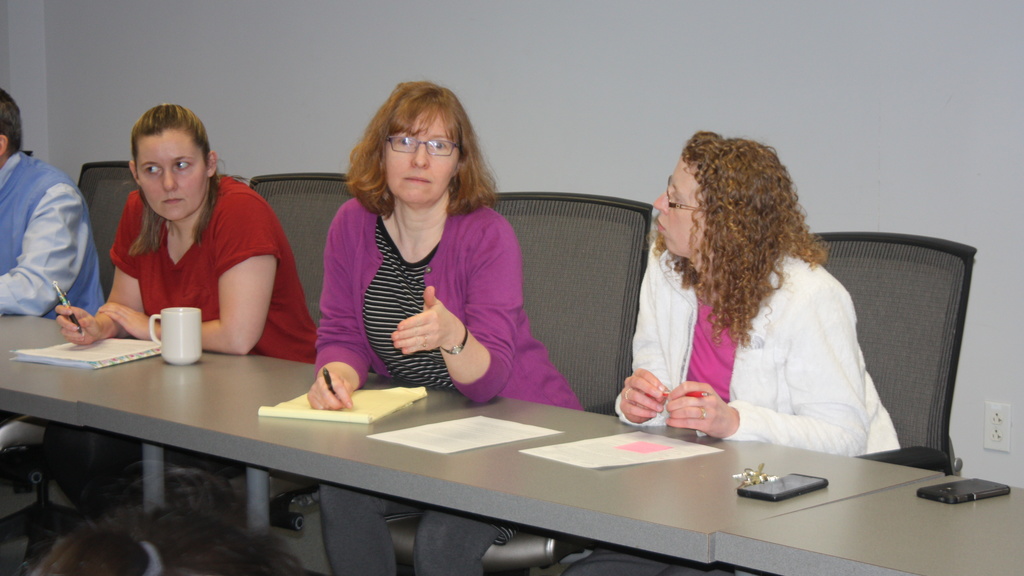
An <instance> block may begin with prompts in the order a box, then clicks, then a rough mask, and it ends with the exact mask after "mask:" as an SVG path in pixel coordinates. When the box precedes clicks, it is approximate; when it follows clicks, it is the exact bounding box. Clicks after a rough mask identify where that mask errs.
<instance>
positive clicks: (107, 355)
mask: <svg viewBox="0 0 1024 576" xmlns="http://www.w3.org/2000/svg"><path fill="white" fill-rule="evenodd" d="M14 353H15V356H14V358H12V360H17V361H19V362H35V363H37V364H52V365H54V366H70V367H72V368H92V369H96V368H105V367H107V366H113V365H115V364H124V363H125V362H131V361H133V360H141V359H143V358H149V357H150V356H156V355H158V354H160V344H158V343H156V342H153V341H152V340H134V339H129V338H108V339H106V340H100V341H99V342H93V343H92V344H87V345H85V346H79V345H77V344H71V343H70V342H69V343H66V344H57V345H56V346H49V347H47V348H34V349H31V350H15V351H14Z"/></svg>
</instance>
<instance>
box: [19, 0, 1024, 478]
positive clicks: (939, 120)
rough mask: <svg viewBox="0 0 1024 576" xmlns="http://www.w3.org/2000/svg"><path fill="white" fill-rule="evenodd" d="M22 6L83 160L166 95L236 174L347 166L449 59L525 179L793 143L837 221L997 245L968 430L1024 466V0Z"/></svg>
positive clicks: (956, 433) (588, 184) (814, 203)
mask: <svg viewBox="0 0 1024 576" xmlns="http://www.w3.org/2000/svg"><path fill="white" fill-rule="evenodd" d="M3 4H6V12H7V31H8V33H9V35H10V36H9V37H10V38H11V39H12V40H13V41H12V42H11V43H10V49H9V57H10V60H11V61H10V63H0V78H3V75H2V74H3V71H4V70H5V69H9V78H10V82H11V84H12V86H11V87H12V92H13V93H14V95H15V97H16V98H18V99H19V102H20V103H21V104H22V106H23V108H24V109H25V111H26V116H27V117H28V118H27V123H28V124H29V125H28V126H27V140H28V142H27V144H28V145H29V146H30V147H34V148H35V149H36V150H37V151H38V154H39V155H40V156H42V157H44V158H48V159H49V160H50V161H52V162H53V163H55V164H57V165H58V166H60V167H61V168H63V169H64V170H66V171H68V172H69V173H71V174H73V175H77V173H78V170H79V167H80V166H81V164H82V163H83V162H87V161H94V160H111V159H127V157H128V154H129V147H128V133H129V130H130V127H131V125H132V123H133V122H134V120H135V119H136V118H137V117H138V116H139V115H140V114H141V113H142V112H143V111H145V110H146V109H147V108H149V107H150V106H152V105H154V104H156V103H159V102H166V101H173V102H178V103H181V104H184V105H187V106H189V107H191V108H193V109H194V110H195V111H196V112H197V113H198V114H199V115H200V117H202V118H203V119H204V121H205V122H206V123H207V127H208V129H209V131H210V134H211V136H212V139H213V144H214V147H215V148H216V149H217V150H218V152H219V153H220V155H221V158H222V159H223V160H224V166H223V168H224V169H225V170H226V171H227V172H229V173H235V174H242V175H246V176H252V175H256V174H265V173H272V172H290V171H303V170H315V171H345V169H346V165H347V154H348V150H349V149H350V147H351V146H352V144H353V143H354V142H355V141H356V140H357V138H358V137H359V135H360V133H361V131H362V129H363V127H364V126H365V123H366V122H367V120H368V119H369V117H370V115H371V114H372V113H373V111H374V110H375V109H376V107H377V106H378V105H379V104H380V103H381V102H382V101H383V99H384V98H385V97H386V96H387V94H388V93H389V92H390V90H391V88H392V87H393V86H394V85H395V83H397V82H399V81H403V80H410V79H423V78H426V79H431V80H435V81H437V82H440V83H442V84H445V85H447V86H449V87H451V88H453V89H454V90H455V91H456V92H457V93H458V94H459V96H460V97H461V98H462V100H463V102H464V103H465V105H466V106H467V108H468V109H469V112H470V114H471V116H472V118H473V119H474V122H475V124H476V126H477V129H478V131H479V132H480V134H481V135H482V137H483V141H484V146H485V149H486V150H487V152H488V155H489V158H490V161H491V164H492V165H493V167H494V169H495V171H496V173H497V176H498V179H499V184H500V187H501V189H502V190H504V191H513V190H556V191H573V192H588V193H595V194H603V195H614V196H622V197H627V198H636V199H642V200H647V201H653V199H654V198H655V197H656V196H657V195H658V194H659V193H661V192H662V191H663V190H664V182H665V178H666V176H667V174H668V173H669V172H670V171H671V169H672V167H673V165H674V163H675V159H676V157H677V155H678V153H679V151H680V148H681V145H682V143H683V142H684V141H685V139H686V138H687V137H688V136H689V135H690V134H692V133H693V132H694V131H695V130H698V129H713V130H716V131H719V132H723V133H725V134H727V135H739V136H746V137H751V138H755V139H759V140H763V141H765V142H768V143H770V144H772V145H774V146H776V148H777V149H778V150H779V153H780V155H781V157H782V159H783V161H784V162H785V163H786V164H787V165H788V166H789V168H790V170H791V171H792V174H793V176H794V178H795V179H796V181H797V183H798V185H799V187H800V192H801V198H802V201H803V203H804V205H805V207H806V208H807V211H808V213H809V215H810V222H811V225H812V227H813V228H814V229H815V230H817V231H827V230H883V231H898V232H906V233H912V234H924V235H930V236H940V237H945V238H950V239H953V240H958V241H960V242H964V243H967V244H971V245H974V246H976V247H977V248H978V249H979V253H978V257H977V264H976V268H975V277H974V286H973V291H972V294H971V307H970V313H969V315H968V324H967V334H966V339H965V342H964V349H963V354H962V357H961V367H960V377H959V382H958V390H957V396H956V402H955V406H954V412H953V437H954V442H955V445H956V449H957V451H958V454H959V455H960V456H962V457H963V458H964V460H965V462H966V465H965V469H964V473H965V474H966V475H969V476H981V477H986V478H991V479H994V480H1001V481H1004V482H1008V483H1011V484H1016V485H1018V486H1020V485H1022V483H1021V480H1020V478H1021V477H1022V475H1024V459H1021V458H1020V457H1019V456H1018V457H1016V458H1013V456H1012V455H1006V454H1002V453H995V452H987V451H985V450H984V449H983V448H982V418H983V402H984V401H985V400H994V401H1003V402H1011V403H1012V404H1015V405H1016V407H1017V412H1018V419H1022V418H1024V388H1022V387H1021V386H1019V382H1020V380H1021V378H1020V376H1019V373H1018V371H1017V369H1016V368H1015V366H1014V364H1013V362H1012V358H1014V357H1015V355H1016V353H1018V350H1017V346H1016V339H1017V338H1016V336H1015V335H1016V334H1017V333H1018V332H1019V331H1020V330H1021V320H1022V318H1024V315H1022V300H1021V298H1020V297H1019V296H1018V295H1017V293H1016V292H1017V290H1018V289H1019V287H1020V286H1021V284H1022V283H1024V282H1022V281H1024V274H1022V268H1021V265H1020V263H1019V258H1018V252H1017V251H1018V249H1019V247H1020V246H1021V245H1022V242H1021V240H1022V235H1024V232H1022V231H1021V230H1022V226H1021V225H1020V219H1021V216H1022V215H1024V210H1022V208H1024V196H1022V194H1021V193H1020V192H1021V190H1020V188H1021V184H1020V183H1021V182H1022V180H1024V179H1022V164H1024V163H1022V161H1021V159H1022V156H1024V154H1022V153H1024V141H1022V140H1024V108H1022V104H1021V103H1022V102H1024V35H1022V34H1021V33H1020V30H1021V29H1024V3H1021V2H997V1H981V2H971V3H967V2H957V1H952V0H928V1H913V0H905V1H900V2H890V1H887V0H866V1H862V2H809V1H806V2H798V1H793V0H789V1H785V0H780V1H776V2H734V1H723V2H700V1H682V0H673V1H664V0H647V1H644V2H625V1H610V0H603V1H599V0H594V1H587V2H583V1H568V0H563V1H533V0H528V1H518V2H467V1H460V0H435V1H434V2H396V1H377V2H373V3H370V2H352V1H326V0H325V1H316V2H279V1H276V0H275V1H269V0H259V1H257V0H249V1H238V0H236V1H232V0H221V1H201V0H175V1H173V2H166V1H156V0H94V1H91V2H75V1H73V0H45V1H42V0H13V1H12V0H0V13H2V12H3V7H2V5H3ZM44 9H45V10H44ZM42 15H44V16H45V17H40V16H42ZM0 44H2V43H0ZM0 50H2V48H0ZM40 55H43V56H42V57H41V56H40ZM907 337H908V338H913V337H914V335H913V334H908V335H907ZM1021 429H1024V421H1022V424H1021V425H1019V426H1017V429H1016V431H1015V432H1014V434H1013V438H1012V444H1013V449H1014V451H1015V453H1019V452H1021V451H1022V450H1024V436H1022V434H1021V433H1020V430H1021Z"/></svg>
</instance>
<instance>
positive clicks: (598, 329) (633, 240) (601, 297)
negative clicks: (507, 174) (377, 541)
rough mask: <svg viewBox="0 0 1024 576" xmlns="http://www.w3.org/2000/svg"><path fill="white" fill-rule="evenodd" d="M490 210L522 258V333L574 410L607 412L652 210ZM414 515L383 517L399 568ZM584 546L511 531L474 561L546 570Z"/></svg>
mask: <svg viewBox="0 0 1024 576" xmlns="http://www.w3.org/2000/svg"><path fill="white" fill-rule="evenodd" d="M495 209H496V210H497V211H498V212H499V213H501V215H503V216H504V217H505V218H506V219H507V220H508V221H509V222H510V223H511V224H512V228H513V229H515V232H516V237H517V238H518V239H519V246H520V247H521V249H522V252H523V301H524V304H523V307H524V308H525V310H526V314H527V316H529V319H530V330H531V332H532V334H533V336H534V337H535V338H537V339H538V340H540V341H541V342H542V343H544V345H545V346H546V347H547V349H548V353H549V354H550V356H551V361H552V363H553V364H554V365H555V367H557V368H558V370H559V371H560V372H561V373H562V374H563V375H564V376H565V377H566V378H567V379H568V380H569V384H570V385H571V386H572V389H573V391H574V392H576V396H577V397H578V398H579V400H580V403H582V404H583V408H584V409H586V410H588V411H590V412H597V413H601V414H614V413H615V405H614V404H615V398H616V396H618V394H619V390H621V389H622V384H623V382H624V381H625V379H626V376H628V375H629V374H630V372H631V371H632V365H633V331H634V329H635V328H636V316H637V311H638V309H639V300H640V283H641V282H642V280H643V275H644V269H645V268H646V266H647V239H648V234H649V232H650V226H651V210H652V206H651V205H650V204H646V203H643V202H636V201H633V200H623V199H619V198H611V197H606V196H590V195H585V194H563V193H556V192H512V193H505V194H500V195H499V199H498V204H497V206H495ZM418 524H419V517H418V516H413V517H404V518H392V519H389V520H388V529H389V530H390V532H391V539H392V541H393V542H394V545H395V554H396V557H397V559H398V562H399V564H403V565H411V564H412V561H413V546H414V544H413V543H414V540H415V535H416V528H417V526H418ZM588 544H589V543H587V542H584V541H579V540H576V539H572V538H565V537H561V536H560V537H558V538H553V537H550V536H546V535H542V534H533V533H530V532H528V531H525V530H524V531H520V532H518V533H517V534H516V535H515V537H514V538H512V540H510V541H509V542H508V543H506V544H505V545H503V546H491V547H490V548H489V549H488V550H487V552H486V554H484V557H483V567H484V572H486V573H509V574H511V573H522V574H526V573H528V572H529V569H530V568H539V567H545V566H550V565H551V564H554V563H556V562H558V561H559V560H561V559H562V558H564V557H565V556H567V555H569V554H572V553H574V552H578V551H579V550H581V549H582V548H583V547H584V546H586V545H588Z"/></svg>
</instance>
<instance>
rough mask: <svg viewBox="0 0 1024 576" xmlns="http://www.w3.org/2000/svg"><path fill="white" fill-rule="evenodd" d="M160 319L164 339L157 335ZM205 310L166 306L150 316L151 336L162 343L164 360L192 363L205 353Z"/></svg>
mask: <svg viewBox="0 0 1024 576" xmlns="http://www.w3.org/2000/svg"><path fill="white" fill-rule="evenodd" d="M158 320H159V321H160V328H161V332H162V335H163V339H160V338H157V336H156V322H157V321H158ZM202 323H203V312H202V310H200V309H199V308H164V309H163V310H161V311H160V313H159V314H153V315H152V316H150V317H149V337H150V338H151V339H153V340H155V341H156V342H159V343H160V348H161V353H162V354H163V357H164V362H167V363H168V364H177V365H179V366H182V365H185V364H192V363H193V362H195V361H196V360H199V357H200V356H202V355H203V334H202Z"/></svg>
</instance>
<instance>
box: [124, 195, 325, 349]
mask: <svg viewBox="0 0 1024 576" xmlns="http://www.w3.org/2000/svg"><path fill="white" fill-rule="evenodd" d="M217 193H218V194H219V197H218V199H217V203H216V204H215V205H214V209H213V217H212V218H211V219H210V224H209V225H208V226H207V228H206V230H205V231H204V232H203V235H202V238H201V240H200V242H199V243H198V244H193V245H192V247H191V248H189V250H188V252H186V253H185V255H184V256H182V258H181V260H179V261H178V262H177V263H175V262H172V261H171V258H170V255H169V254H168V251H167V230H166V228H165V229H164V231H163V233H162V237H161V239H160V248H159V249H158V250H157V251H156V252H148V253H146V254H140V255H138V256H130V255H129V254H128V250H129V249H130V248H131V245H132V242H134V241H135V238H136V237H138V235H139V231H140V230H141V228H142V212H143V204H142V199H141V197H140V194H141V193H140V192H139V191H138V190H136V191H135V192H132V193H131V194H130V195H129V197H128V202H127V204H126V205H125V209H124V214H123V215H122V216H121V222H120V224H119V225H118V229H117V237H116V239H115V240H114V245H113V247H112V248H111V249H110V258H111V260H113V262H114V265H115V266H117V267H118V268H119V269H120V270H121V271H122V272H124V273H126V274H128V275H129V276H131V277H132V278H135V279H137V280H138V281H139V290H140V291H141V293H142V305H143V309H144V310H143V311H144V312H145V313H146V314H158V313H159V312H160V310H162V309H164V308H169V307H174V306H190V307H195V308H199V309H201V310H202V311H203V322H208V321H210V320H216V319H217V318H219V317H220V298H219V292H218V280H219V279H220V276H221V274H223V273H224V272H227V271H228V270H230V269H231V268H232V267H234V266H235V265H237V264H240V263H241V262H244V261H245V260H248V259H249V258H252V257H254V256H262V255H265V254H270V255H273V256H274V257H275V258H277V276H276V277H275V279H274V291H273V295H272V296H271V300H270V310H269V311H268V313H267V322H266V325H265V326H264V328H263V335H262V336H261V337H260V339H259V341H258V342H257V343H256V346H255V347H254V348H253V350H252V353H253V354H259V355H262V356H272V357H275V358H284V359H286V360H297V361H299V362H308V363H312V362H314V360H315V359H316V327H315V326H314V324H313V319H312V318H310V316H309V311H308V310H307V309H306V298H305V295H304V294H303V291H302V285H301V284H300V283H299V275H298V271H297V270H296V268H295V257H294V255H293V254H292V250H291V247H290V246H289V244H288V239H287V237H285V234H284V230H283V229H282V228H281V223H280V222H278V220H277V216H276V215H275V214H274V211H273V209H272V208H271V207H270V205H269V204H267V202H266V201H265V200H264V199H263V198H262V197H261V196H260V195H259V194H257V193H256V192H254V191H253V190H252V189H251V188H249V187H248V186H246V185H245V184H243V183H241V182H239V181H237V180H235V179H233V178H229V177H223V178H221V179H220V186H219V188H218V191H217Z"/></svg>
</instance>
